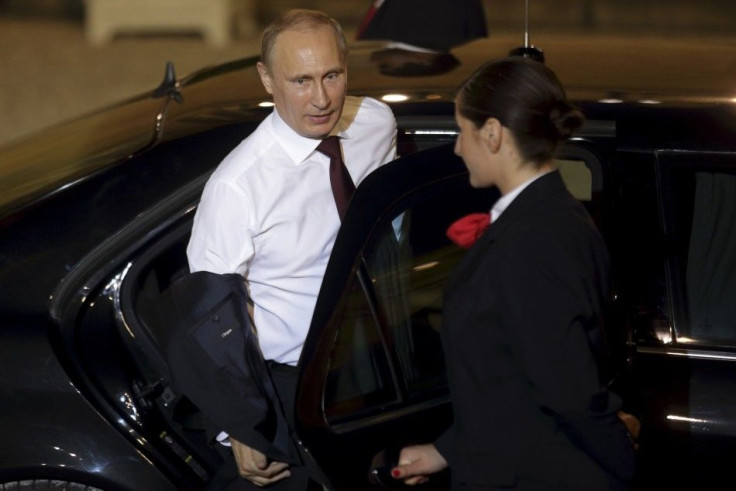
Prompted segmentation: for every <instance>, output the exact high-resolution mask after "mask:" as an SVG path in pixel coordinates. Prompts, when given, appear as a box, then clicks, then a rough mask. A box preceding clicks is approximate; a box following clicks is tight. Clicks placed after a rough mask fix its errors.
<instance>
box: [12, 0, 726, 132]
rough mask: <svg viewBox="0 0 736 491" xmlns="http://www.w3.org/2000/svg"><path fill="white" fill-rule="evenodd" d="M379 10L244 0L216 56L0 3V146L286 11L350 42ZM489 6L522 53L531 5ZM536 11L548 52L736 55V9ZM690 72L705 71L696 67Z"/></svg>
mask: <svg viewBox="0 0 736 491" xmlns="http://www.w3.org/2000/svg"><path fill="white" fill-rule="evenodd" d="M116 1H119V2H125V1H126V0H116ZM148 1H149V2H157V1H159V0H148ZM161 1H171V0H161ZM188 1H192V0H188ZM204 1H208V0H204ZM371 1H372V0H237V1H236V2H234V5H235V8H234V10H233V13H232V17H233V19H232V27H231V29H232V39H231V41H230V42H229V43H228V44H227V45H225V46H212V45H210V44H208V43H206V42H205V40H204V39H203V38H202V36H201V35H200V34H199V33H196V32H174V31H170V30H165V29H162V30H160V31H156V30H155V29H154V30H148V31H145V32H132V31H131V32H126V33H122V34H120V35H118V36H116V37H115V38H114V39H113V40H112V42H110V43H106V44H104V45H92V44H91V43H89V42H88V40H87V39H86V37H85V21H86V15H85V7H84V5H85V3H84V1H83V0H0V46H1V47H2V49H0V144H3V143H6V142H9V141H12V140H17V139H19V138H22V137H23V136H25V135H27V134H29V133H32V132H34V131H37V130H39V129H42V128H44V127H47V126H49V125H52V124H56V123H58V122H61V121H64V120H67V119H70V118H73V117H76V116H79V115H81V114H84V113H87V112H89V111H92V110H94V109H96V108H99V107H101V106H103V105H107V104H111V103H114V102H119V101H122V100H124V99H126V98H128V97H130V96H133V95H136V94H139V93H141V92H143V91H147V90H151V89H153V88H154V87H155V86H156V85H158V83H159V81H160V79H161V78H162V76H163V73H164V66H165V63H166V61H168V60H171V61H173V62H174V64H175V66H176V71H177V75H179V76H181V75H186V74H188V73H191V72H192V71H194V70H196V69H198V68H201V67H204V66H208V65H211V64H214V63H219V62H223V61H228V60H232V59H235V58H238V57H241V56H247V55H253V54H257V53H258V50H259V47H258V43H259V34H260V30H261V29H262V27H263V26H264V25H265V24H266V23H267V22H268V21H270V20H271V19H272V18H273V17H274V16H275V15H276V14H277V13H278V12H280V11H281V10H284V9H287V8H291V7H307V8H315V9H320V10H323V11H325V12H327V13H329V14H330V15H332V16H333V17H335V18H337V19H338V20H339V21H341V22H342V24H343V26H344V27H345V30H346V32H347V34H348V36H349V37H352V36H353V35H354V32H355V29H356V27H357V25H358V23H359V22H360V19H361V18H362V16H363V14H364V12H365V11H366V9H367V8H368V6H369V5H370V3H371ZM483 3H484V6H485V12H486V19H487V23H488V26H489V30H490V35H491V37H492V38H497V39H499V42H503V43H504V44H514V43H518V44H521V43H522V42H523V40H524V37H523V31H524V5H525V2H524V0H484V2H483ZM529 11H530V14H529V26H530V30H531V37H530V39H531V42H532V43H533V44H538V45H540V47H542V48H544V45H543V41H544V40H545V39H560V38H566V39H570V40H571V41H570V42H571V43H573V44H576V43H577V44H580V45H581V46H582V45H584V44H587V43H611V44H621V45H625V43H626V42H627V40H630V39H633V38H636V39H639V40H641V38H648V39H651V41H652V43H653V44H658V45H662V43H672V44H673V45H682V44H683V43H684V44H686V45H688V46H691V47H696V48H698V50H699V52H702V53H706V52H708V51H712V50H724V49H725V50H726V51H727V52H728V53H733V52H734V51H733V50H731V48H733V49H736V22H734V19H736V2H734V1H733V0H545V1H542V0H529ZM172 15H176V12H175V11H173V12H172ZM698 50H695V51H696V52H698ZM696 56H697V55H696ZM724 62H726V63H730V64H731V65H732V66H733V70H732V72H733V73H734V96H736V57H733V58H731V59H730V60H724ZM683 64H684V66H685V67H687V69H688V70H690V69H691V70H692V71H693V72H697V70H698V64H699V63H698V59H697V57H696V58H693V59H683ZM632 69H636V67H632Z"/></svg>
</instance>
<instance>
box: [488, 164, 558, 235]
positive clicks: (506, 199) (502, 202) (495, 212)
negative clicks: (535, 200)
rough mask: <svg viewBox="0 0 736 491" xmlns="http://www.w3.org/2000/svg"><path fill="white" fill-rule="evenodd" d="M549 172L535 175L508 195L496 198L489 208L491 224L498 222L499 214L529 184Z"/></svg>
mask: <svg viewBox="0 0 736 491" xmlns="http://www.w3.org/2000/svg"><path fill="white" fill-rule="evenodd" d="M549 172H552V171H547V172H543V173H541V174H537V175H536V176H534V177H532V178H531V179H528V180H526V181H524V182H522V183H521V184H519V185H518V186H516V187H515V188H514V189H512V190H511V191H509V192H508V193H506V194H504V195H503V196H501V197H500V198H498V200H497V201H496V202H495V203H494V204H493V208H491V223H493V222H495V221H496V220H498V217H499V216H501V213H503V212H504V210H505V209H506V208H508V207H509V205H510V204H511V202H512V201H514V200H515V199H516V197H517V196H519V195H520V194H521V192H522V191H523V190H524V189H526V187H527V186H529V185H530V184H531V183H533V182H534V181H536V180H537V179H539V178H540V177H542V176H544V175H546V174H548V173H549Z"/></svg>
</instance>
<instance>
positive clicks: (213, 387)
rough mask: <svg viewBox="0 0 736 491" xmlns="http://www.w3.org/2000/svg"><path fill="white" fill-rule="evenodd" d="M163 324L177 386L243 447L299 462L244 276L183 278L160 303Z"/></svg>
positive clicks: (161, 334) (163, 341)
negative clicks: (255, 329) (251, 312)
mask: <svg viewBox="0 0 736 491" xmlns="http://www.w3.org/2000/svg"><path fill="white" fill-rule="evenodd" d="M156 324H157V325H156V330H157V331H158V337H159V340H160V345H161V348H162V350H163V351H164V357H165V359H166V361H167V363H168V367H169V371H170V375H171V379H172V380H171V381H172V385H173V387H174V388H175V389H176V390H177V391H178V392H180V393H182V394H184V395H185V396H186V397H188V398H189V399H190V400H191V401H192V403H193V404H194V405H195V406H197V407H198V408H199V409H200V410H201V411H202V413H203V414H204V415H205V417H206V418H207V419H208V420H209V421H210V422H211V423H212V424H213V425H215V426H217V427H218V428H220V429H222V430H223V431H226V432H227V433H228V434H229V435H231V436H232V437H233V438H235V439H236V440H238V441H240V442H242V443H244V444H246V445H248V446H250V447H252V448H255V449H256V450H258V451H260V452H262V453H264V454H265V455H267V456H268V457H269V458H271V459H273V460H276V461H279V462H289V463H294V462H295V458H294V456H292V455H290V453H289V448H290V447H289V430H288V425H287V423H286V419H285V416H284V414H283V411H282V409H281V406H280V402H279V400H278V397H277V395H276V391H275V388H274V385H273V382H272V380H271V377H270V374H269V372H268V368H267V367H266V364H265V361H264V359H263V355H262V354H261V351H260V347H259V344H258V338H257V337H256V335H255V333H254V332H253V330H252V329H251V325H250V321H249V318H248V313H247V292H246V289H245V285H244V283H243V278H242V276H240V275H239V274H225V275H220V274H215V273H210V272H205V271H200V272H196V273H191V274H188V275H186V276H184V277H182V278H180V279H178V280H177V281H175V282H174V283H173V284H172V285H171V286H170V287H169V288H168V289H167V290H165V291H164V292H163V293H162V294H161V296H160V298H159V301H158V305H157V315H156Z"/></svg>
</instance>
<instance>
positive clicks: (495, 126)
mask: <svg viewBox="0 0 736 491" xmlns="http://www.w3.org/2000/svg"><path fill="white" fill-rule="evenodd" d="M502 128H503V125H502V124H501V122H500V121H499V120H497V119H496V118H488V119H486V122H485V124H483V127H482V128H481V129H480V135H481V138H483V140H484V141H485V142H486V144H487V145H488V146H489V148H490V149H491V150H492V151H493V152H495V151H497V150H498V147H499V146H500V145H501V129H502Z"/></svg>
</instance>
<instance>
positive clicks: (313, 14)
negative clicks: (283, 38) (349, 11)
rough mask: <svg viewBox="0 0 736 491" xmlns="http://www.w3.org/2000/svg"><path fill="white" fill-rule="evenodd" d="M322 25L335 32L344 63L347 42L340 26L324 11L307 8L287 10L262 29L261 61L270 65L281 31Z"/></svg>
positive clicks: (306, 28) (313, 27)
mask: <svg viewBox="0 0 736 491" xmlns="http://www.w3.org/2000/svg"><path fill="white" fill-rule="evenodd" d="M322 26H327V27H329V28H331V29H332V30H333V32H334V33H335V39H336V40H337V46H338V48H339V50H340V58H341V61H342V62H343V63H344V62H345V61H346V60H347V56H348V43H347V40H346V39H345V33H344V32H343V30H342V26H340V23H339V22H337V21H336V20H335V19H333V18H332V17H330V16H329V15H327V14H325V13H324V12H320V11H318V10H309V9H291V10H287V11H286V12H284V13H283V14H281V15H279V16H278V17H277V18H276V19H274V20H273V21H272V22H271V23H270V24H269V25H268V27H266V29H264V31H263V35H262V36H261V61H262V62H263V63H264V64H265V65H266V68H270V67H271V62H272V61H273V60H272V55H273V47H274V45H275V44H276V39H277V38H278V36H279V34H281V33H282V32H284V31H288V30H291V29H294V30H299V29H305V30H308V29H316V28H318V27H322Z"/></svg>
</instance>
